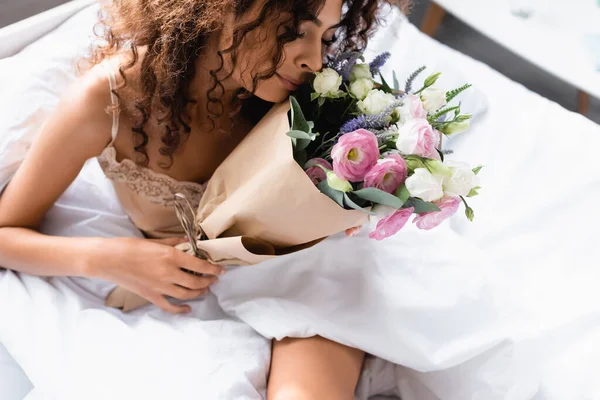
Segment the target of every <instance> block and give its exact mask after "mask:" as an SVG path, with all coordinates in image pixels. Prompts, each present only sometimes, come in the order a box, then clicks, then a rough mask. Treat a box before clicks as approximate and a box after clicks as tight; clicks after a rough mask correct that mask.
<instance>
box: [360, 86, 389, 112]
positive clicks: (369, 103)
mask: <svg viewBox="0 0 600 400" xmlns="http://www.w3.org/2000/svg"><path fill="white" fill-rule="evenodd" d="M396 101H397V100H396V98H395V97H394V96H393V95H391V94H389V93H386V92H384V91H382V90H379V89H375V90H371V91H370V92H369V94H367V97H365V98H364V99H363V100H361V101H359V102H358V103H357V104H356V105H357V106H358V109H359V110H360V111H362V112H363V113H365V114H369V115H377V114H379V113H381V112H382V111H384V110H385V109H386V108H388V107H389V106H391V105H392V104H394V103H395V102H396Z"/></svg>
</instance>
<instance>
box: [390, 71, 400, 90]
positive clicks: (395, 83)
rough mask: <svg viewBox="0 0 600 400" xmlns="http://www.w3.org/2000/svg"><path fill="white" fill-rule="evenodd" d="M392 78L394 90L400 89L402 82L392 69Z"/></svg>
mask: <svg viewBox="0 0 600 400" xmlns="http://www.w3.org/2000/svg"><path fill="white" fill-rule="evenodd" d="M392 78H393V80H394V90H395V91H398V90H400V83H399V82H398V78H396V71H392Z"/></svg>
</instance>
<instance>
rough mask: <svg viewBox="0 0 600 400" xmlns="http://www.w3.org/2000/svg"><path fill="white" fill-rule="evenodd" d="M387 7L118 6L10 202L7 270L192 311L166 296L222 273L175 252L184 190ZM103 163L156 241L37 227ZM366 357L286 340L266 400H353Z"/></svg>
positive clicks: (299, 2) (3, 223)
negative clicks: (177, 206) (56, 233)
mask: <svg viewBox="0 0 600 400" xmlns="http://www.w3.org/2000/svg"><path fill="white" fill-rule="evenodd" d="M381 2H382V0H308V1H307V0H236V1H233V0H211V1H207V0H180V1H169V0H152V1H143V0H114V1H113V2H112V3H111V4H109V5H107V6H106V7H105V9H104V11H103V13H102V14H101V20H100V23H99V24H98V26H97V29H98V30H97V34H98V35H99V37H100V38H101V39H102V40H101V41H100V43H99V44H96V47H94V49H93V52H92V56H91V58H90V60H89V66H88V67H87V68H86V72H85V73H84V74H82V76H81V77H80V78H79V79H78V80H77V82H76V83H75V84H74V85H73V86H72V87H71V89H70V90H69V92H68V93H66V94H65V95H64V97H63V98H62V100H61V102H60V104H59V105H58V107H57V108H56V110H55V111H54V112H53V114H52V115H51V116H50V117H49V119H48V120H47V122H46V123H45V125H44V127H43V129H42V131H41V132H40V133H39V135H38V137H37V139H36V141H35V143H34V144H33V146H32V147H31V149H30V151H29V153H28V155H27V158H26V160H25V161H24V162H23V164H22V166H21V167H20V169H19V170H18V172H17V173H16V174H15V176H14V178H13V179H12V181H11V182H10V184H9V185H8V186H7V187H6V189H5V191H4V192H3V194H2V196H1V197H0V265H2V266H4V267H7V268H10V269H12V270H16V271H20V272H24V273H28V274H34V275H40V276H61V275H62V276H83V277H97V278H102V279H106V280H110V281H112V282H114V283H117V284H119V285H121V286H123V287H125V288H127V289H129V290H131V291H133V292H135V293H137V294H139V295H140V296H142V297H144V298H146V299H148V300H149V301H151V302H152V303H154V304H155V305H157V306H158V307H160V308H162V309H163V310H165V311H168V312H172V313H185V312H187V311H189V306H188V305H176V304H172V303H171V302H169V301H168V300H167V299H166V297H165V296H170V297H172V298H176V299H180V300H190V299H194V298H197V297H198V296H201V295H202V294H204V293H206V291H207V290H208V287H209V286H210V285H211V284H212V283H214V282H215V280H216V279H217V277H218V276H219V275H220V274H222V273H223V270H222V269H221V268H220V267H218V266H214V265H212V264H210V263H207V262H204V261H201V260H198V259H196V258H194V257H192V256H189V255H187V254H184V253H182V252H180V251H178V250H176V249H174V248H173V245H176V244H178V243H180V242H182V241H184V239H182V235H183V233H182V230H181V228H180V227H179V223H178V221H177V219H176V216H175V213H174V212H173V204H172V201H173V195H174V194H175V193H177V192H182V193H184V194H186V195H187V196H188V198H189V199H191V200H192V202H193V203H195V204H197V203H198V201H199V199H200V197H201V195H202V193H203V189H204V183H205V182H206V181H208V179H209V178H210V177H211V175H212V173H213V172H214V170H215V169H216V168H217V167H218V165H219V164H220V163H221V162H222V161H223V160H224V159H225V157H227V155H228V154H229V153H230V152H231V151H232V150H233V149H234V148H235V147H236V145H237V144H238V143H239V142H240V141H241V140H242V139H243V138H244V136H245V135H246V134H247V133H248V132H249V131H250V129H251V128H252V126H253V125H254V124H255V123H256V122H257V121H258V120H259V119H260V117H261V116H262V115H264V113H265V111H266V110H267V109H268V107H269V105H270V104H272V103H276V102H281V101H285V100H286V99H287V97H288V95H289V94H290V92H293V91H294V90H295V89H296V88H297V87H298V85H300V84H301V83H302V82H304V81H306V80H307V79H310V77H311V76H312V75H313V74H314V72H315V71H318V70H320V69H321V67H322V65H323V60H324V58H325V56H326V55H327V52H328V51H329V50H330V47H331V48H335V49H337V50H350V49H361V48H363V47H364V46H365V45H366V41H367V39H368V36H369V34H370V33H371V31H372V30H373V29H374V28H375V26H376V22H377V21H376V12H377V9H378V6H379V5H380V4H379V3H381ZM402 5H403V6H405V5H406V4H402ZM92 157H98V160H99V162H100V165H101V167H102V169H103V171H104V172H105V174H106V176H107V177H108V178H109V179H111V180H112V181H113V183H114V186H115V189H116V192H117V195H118V197H119V200H120V201H121V202H122V205H123V207H124V208H125V210H126V211H127V213H128V215H129V216H130V218H131V220H132V221H133V222H134V223H135V224H136V226H138V227H139V228H140V229H141V230H142V231H143V232H144V233H145V234H146V236H147V239H132V238H112V239H100V238H63V237H50V236H45V235H43V234H41V233H39V232H37V230H36V229H37V228H38V227H39V225H40V222H41V220H42V219H43V217H44V214H45V213H46V212H47V210H48V209H49V208H50V207H51V206H52V205H53V203H54V202H55V201H56V200H57V199H58V197H59V196H60V195H61V194H62V193H63V191H64V190H65V189H66V188H67V187H68V185H69V184H70V183H71V182H72V181H73V180H74V179H75V177H76V176H77V175H78V173H79V171H80V170H81V168H82V166H83V164H84V163H85V161H86V160H87V159H89V158H92ZM148 265H152V268H147V266H148ZM182 268H186V269H188V270H192V271H196V272H200V273H202V274H205V275H204V276H202V277H200V276H195V275H191V274H189V273H186V272H184V271H182ZM363 357H364V355H363V353H362V352H361V351H359V350H356V349H352V348H348V347H346V346H342V345H339V344H337V343H334V342H331V341H328V340H325V339H323V338H320V337H314V338H309V339H291V338H290V339H285V340H283V341H279V342H275V343H274V344H273V355H272V367H271V374H270V378H269V385H268V398H272V399H313V398H314V399H317V398H318V399H351V398H353V392H354V389H355V386H356V383H357V380H358V377H359V373H360V369H361V365H362V361H363Z"/></svg>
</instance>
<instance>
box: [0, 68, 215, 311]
mask: <svg viewBox="0 0 600 400" xmlns="http://www.w3.org/2000/svg"><path fill="white" fill-rule="evenodd" d="M108 88H109V84H108V79H107V78H106V77H105V75H104V71H102V69H101V68H95V69H92V71H90V72H89V73H88V74H86V75H85V76H84V77H82V78H81V79H80V80H78V81H77V82H76V83H75V84H74V85H73V87H72V88H71V89H70V90H69V92H68V93H67V94H66V96H65V97H64V98H63V99H62V100H61V102H60V104H59V106H58V107H57V108H56V110H55V111H54V112H53V113H52V115H51V116H50V117H49V119H48V121H47V122H46V124H45V125H44V127H43V128H42V131H41V132H40V133H39V135H38V137H37V138H36V139H35V141H34V143H33V145H32V147H31V149H30V150H29V152H28V154H27V156H26V158H25V160H24V161H23V164H22V165H21V166H20V167H19V169H18V171H17V173H16V174H15V176H14V177H13V179H12V180H11V182H10V183H9V184H8V186H7V187H6V189H5V191H4V193H2V195H1V196H0V266H1V267H4V268H9V269H12V270H16V271H21V272H25V273H29V274H34V275H51V276H58V275H70V276H90V277H99V278H102V279H106V280H110V281H113V282H115V283H117V284H119V285H121V286H123V287H124V288H126V289H128V290H130V291H132V292H134V293H136V294H138V295H140V296H142V297H144V298H145V299H147V300H149V301H150V302H152V303H154V304H155V305H157V306H159V307H160V308H162V309H163V310H165V311H168V312H173V313H182V312H186V311H189V306H186V305H174V304H171V303H170V302H169V301H168V300H167V299H166V298H165V296H171V297H174V298H177V299H181V300H189V299H193V298H196V297H198V296H200V295H201V294H203V293H205V292H206V291H207V290H208V289H207V288H208V286H209V285H210V284H212V283H213V282H215V280H216V275H220V274H222V273H223V272H224V270H223V269H222V268H221V267H219V266H216V265H213V264H210V263H208V262H206V261H203V260H199V259H198V258H196V257H193V256H191V255H189V254H186V253H184V252H182V251H179V250H176V249H174V248H173V246H174V245H176V244H177V243H180V242H181V241H182V240H181V239H165V240H158V241H152V240H147V239H134V238H114V239H102V238H64V237H50V236H46V235H43V234H41V233H39V232H37V229H38V228H39V225H40V222H41V221H42V218H43V217H44V215H45V214H46V212H47V211H48V209H49V208H50V207H51V206H52V205H53V204H54V202H56V200H57V199H58V198H59V197H60V195H61V194H62V193H63V192H64V191H65V190H66V189H67V187H68V186H69V185H70V184H71V182H72V181H73V180H74V179H75V177H76V176H77V175H78V174H79V171H80V170H81V168H82V167H83V165H84V163H85V161H86V160H88V159H89V158H91V157H94V156H97V155H98V154H100V153H101V152H102V150H103V149H104V148H105V146H106V145H107V144H108V143H109V142H110V139H111V138H110V131H111V129H110V128H111V123H112V118H111V117H110V116H109V115H107V114H106V113H105V112H104V109H105V106H106V105H107V104H109V97H110V92H109V89H108ZM182 268H185V269H187V270H190V271H195V272H198V273H200V274H205V275H204V276H195V275H192V274H189V273H187V272H184V271H183V270H182ZM210 275H212V276H210Z"/></svg>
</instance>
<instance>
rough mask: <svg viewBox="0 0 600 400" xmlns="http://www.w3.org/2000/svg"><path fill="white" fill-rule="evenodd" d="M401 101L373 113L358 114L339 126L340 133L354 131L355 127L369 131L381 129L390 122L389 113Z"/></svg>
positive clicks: (400, 103) (398, 105)
mask: <svg viewBox="0 0 600 400" xmlns="http://www.w3.org/2000/svg"><path fill="white" fill-rule="evenodd" d="M402 104H403V103H402V102H396V103H394V104H392V105H390V106H389V107H387V108H386V109H385V110H383V111H382V112H380V113H379V114H375V115H359V116H358V117H356V118H353V119H351V120H350V121H348V122H346V123H344V124H343V125H342V126H341V128H340V133H348V132H354V131H355V130H357V129H366V130H369V131H373V130H381V129H383V128H385V127H387V126H388V125H389V124H390V115H391V114H392V111H394V109H395V108H396V107H400V106H401V105H402Z"/></svg>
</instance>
